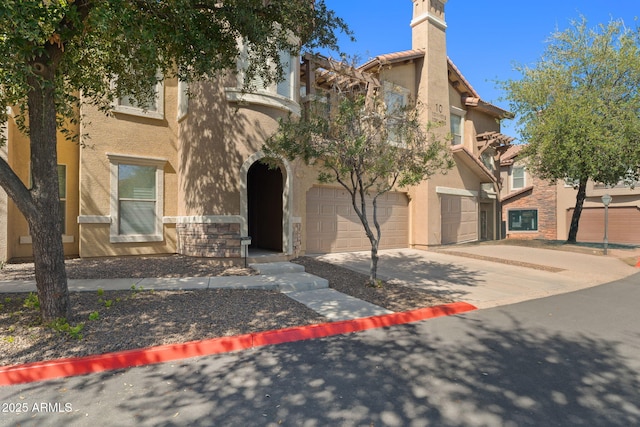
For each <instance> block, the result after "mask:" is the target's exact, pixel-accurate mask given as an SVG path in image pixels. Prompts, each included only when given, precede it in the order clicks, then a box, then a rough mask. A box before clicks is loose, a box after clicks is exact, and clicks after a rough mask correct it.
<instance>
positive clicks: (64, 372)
mask: <svg viewBox="0 0 640 427" xmlns="http://www.w3.org/2000/svg"><path fill="white" fill-rule="evenodd" d="M472 310H476V307H474V306H473V305H471V304H467V303H465V302H456V303H451V304H444V305H439V306H436V307H427V308H421V309H418V310H412V311H407V312H403V313H392V314H385V315H381V316H373V317H365V318H361V319H354V320H345V321H340V322H331V323H322V324H318V325H308V326H297V327H293V328H286V329H278V330H275V331H266V332H258V333H254V334H245V335H238V336H235V337H222V338H212V339H207V340H202V341H191V342H187V343H182V344H168V345H162V346H157V347H150V348H145V349H139V350H127V351H120V352H116V353H106V354H99V355H93V356H86V357H74V358H68V359H57V360H50V361H45V362H34V363H27V364H23V365H12V366H3V367H0V385H12V384H23V383H29V382H35V381H44V380H50V379H54V378H64V377H70V376H75V375H83V374H89V373H97V372H103V371H108V370H114V369H123V368H130V367H133V366H142V365H151V364H156V363H162V362H170V361H173V360H180V359H187V358H190V357H199V356H207V355H211V354H220V353H227V352H231V351H237V350H244V349H247V348H252V347H261V346H266V345H274V344H282V343H287V342H293V341H302V340H308V339H314V338H322V337H327V336H331V335H339V334H346V333H351V332H358V331H364V330H367V329H374V328H384V327H387V326H394V325H401V324H405V323H410V322H418V321H420V320H426V319H432V318H435V317H442V316H451V315H453V314H459V313H465V312H468V311H472Z"/></svg>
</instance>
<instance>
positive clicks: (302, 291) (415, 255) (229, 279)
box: [0, 245, 640, 385]
mask: <svg viewBox="0 0 640 427" xmlns="http://www.w3.org/2000/svg"><path fill="white" fill-rule="evenodd" d="M368 257H369V253H368V252H356V253H342V254H327V255H322V256H317V258H318V259H320V260H324V261H328V262H332V263H335V264H338V265H342V266H344V267H347V268H351V269H354V270H357V271H362V272H367V271H368V266H369V258H368ZM252 267H254V268H256V269H257V270H259V272H260V275H258V276H225V277H209V278H206V277H205V278H202V277H199V278H181V279H162V278H147V279H115V280H69V289H70V290H71V291H95V290H97V289H98V288H102V289H104V290H127V289H131V288H132V286H133V287H135V288H136V289H140V288H142V289H147V290H150V289H156V290H167V289H213V288H228V289H256V288H259V289H272V290H279V291H281V292H283V293H284V294H285V295H287V296H289V297H290V298H293V299H295V300H296V301H299V302H301V303H303V304H305V305H307V306H308V307H310V308H311V309H313V310H315V311H316V312H318V313H320V314H322V315H323V316H325V317H327V318H328V319H330V320H331V322H330V323H325V324H317V325H310V326H302V327H293V328H288V329H280V330H275V331H267V332H262V333H254V334H246V335H241V336H235V337H222V338H213V339H209V340H203V341H195V342H189V343H183V344H172V345H166V346H159V347H152V348H144V349H139V350H128V351H121V352H116V353H107V354H101V355H95V356H87V357H81V358H71V359H58V360H51V361H45V362H41V363H31V364H26V365H15V366H7V367H0V385H11V384H20V383H26V382H33V381H42V380H47V379H53V378H60V377H66V376H72V375H82V374H88V373H96V372H102V371H106V370H114V369H122V368H129V367H133V366H141V365H146V364H155V363H162V362H168V361H172V360H180V359H184V358H189V357H197V356H206V355H212V354H219V353H224V352H229V351H237V350H242V349H248V348H255V347H259V346H264V345H273V344H280V343H286V342H292V341H300V340H305V339H313V338H321V337H326V336H330V335H336V334H345V333H350V332H357V331H362V330H366V329H372V328H381V327H388V326H393V325H399V324H404V323H409V322H417V321H421V320H426V319H430V318H434V317H440V316H447V315H453V314H459V313H464V312H467V311H471V310H474V309H476V308H487V307H495V306H499V305H504V304H511V303H516V302H520V301H525V300H529V299H534V298H541V297H545V296H550V295H555V294H560V293H566V292H571V291H574V290H578V289H583V288H586V287H590V286H595V285H598V284H601V283H605V282H609V281H613V280H616V279H619V278H622V277H626V276H629V275H632V274H639V273H638V272H639V271H640V269H637V268H634V267H631V266H629V265H627V264H625V263H623V262H622V261H621V260H620V259H618V258H616V257H614V256H608V257H602V256H596V255H590V254H575V253H567V252H562V251H553V250H548V249H534V248H519V247H512V246H508V247H505V246H501V245H495V247H494V246H492V245H481V246H477V247H476V246H471V247H464V246H456V247H451V248H450V249H448V248H445V249H441V250H439V251H417V250H411V249H398V250H385V251H381V252H380V262H379V277H380V278H383V279H387V280H390V281H391V282H392V283H393V282H399V283H403V284H406V285H409V286H417V287H427V288H428V289H429V291H430V292H434V293H440V294H442V295H446V296H448V297H449V298H451V299H452V300H455V301H460V302H457V303H452V304H445V305H442V306H438V307H431V308H425V309H419V310H413V311H410V312H403V313H392V312H390V311H388V310H386V309H384V308H382V307H378V306H376V305H373V304H370V303H368V302H366V301H362V300H359V299H356V298H353V297H351V296H349V295H345V294H342V293H340V292H337V291H335V290H333V289H330V288H329V287H328V283H327V281H326V280H325V279H323V278H320V277H317V276H313V275H311V274H308V273H305V272H304V271H303V270H304V267H302V266H301V265H298V264H292V263H288V262H284V263H268V264H256V265H252ZM34 290H35V282H33V281H0V292H29V291H34ZM462 301H465V302H462Z"/></svg>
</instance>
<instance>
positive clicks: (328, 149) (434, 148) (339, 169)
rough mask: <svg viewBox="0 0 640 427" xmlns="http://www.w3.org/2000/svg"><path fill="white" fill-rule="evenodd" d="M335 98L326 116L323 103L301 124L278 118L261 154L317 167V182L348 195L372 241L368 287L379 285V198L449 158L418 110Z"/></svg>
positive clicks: (353, 96)
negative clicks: (339, 188)
mask: <svg viewBox="0 0 640 427" xmlns="http://www.w3.org/2000/svg"><path fill="white" fill-rule="evenodd" d="M334 95H337V99H338V100H337V101H335V102H334V105H335V108H332V109H331V112H329V113H327V112H326V111H327V105H326V104H324V103H322V102H316V103H314V104H312V105H309V106H307V108H306V110H305V114H304V116H303V117H302V119H301V120H299V121H296V120H291V119H289V120H282V121H281V122H280V128H279V131H278V132H277V133H276V134H275V135H274V136H273V137H272V138H270V139H269V140H268V142H267V144H266V146H265V152H266V153H268V154H270V155H271V156H282V157H285V158H288V159H289V160H293V159H302V160H303V161H304V162H305V163H306V164H311V165H314V166H317V167H318V168H319V169H320V173H319V177H318V179H319V181H320V182H323V183H329V182H338V183H339V184H340V185H341V186H342V187H344V188H345V189H346V190H347V191H348V192H349V194H350V196H351V203H352V205H353V208H354V210H355V212H356V214H357V215H358V218H359V219H360V221H361V222H362V226H363V227H364V232H365V233H366V235H367V237H368V239H369V242H370V243H371V269H370V275H369V282H368V283H369V285H372V286H377V285H378V280H377V266H378V246H379V244H380V238H381V229H380V223H379V221H378V215H377V200H378V197H380V196H381V195H383V194H384V193H386V192H388V191H390V190H391V189H393V188H394V187H396V186H399V187H406V186H411V185H416V184H418V183H420V182H421V181H423V180H425V179H427V178H429V177H430V176H432V175H433V174H435V173H438V172H445V171H446V170H448V169H450V168H451V167H452V159H451V157H450V155H449V150H448V144H447V143H446V138H438V137H437V136H436V134H435V133H434V132H432V129H431V125H429V126H426V127H425V126H424V125H423V122H421V120H420V119H419V110H418V109H417V108H391V106H386V105H385V104H384V102H383V101H382V99H381V98H380V97H379V96H377V95H376V96H366V95H365V94H362V93H348V92H347V93H333V92H332V96H334ZM387 107H390V108H387ZM368 197H370V199H371V200H370V206H371V215H369V205H368V201H367V199H368ZM370 219H371V220H372V221H373V222H371V221H370Z"/></svg>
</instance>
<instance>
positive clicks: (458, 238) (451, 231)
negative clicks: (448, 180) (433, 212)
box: [440, 194, 478, 244]
mask: <svg viewBox="0 0 640 427" xmlns="http://www.w3.org/2000/svg"><path fill="white" fill-rule="evenodd" d="M440 220H441V223H442V244H447V243H462V242H472V241H475V240H478V203H477V202H476V200H475V198H474V197H465V196H454V195H448V194H443V195H441V196H440Z"/></svg>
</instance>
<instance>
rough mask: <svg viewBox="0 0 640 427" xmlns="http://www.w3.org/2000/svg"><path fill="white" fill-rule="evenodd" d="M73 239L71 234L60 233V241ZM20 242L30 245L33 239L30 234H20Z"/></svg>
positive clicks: (67, 241) (71, 240)
mask: <svg viewBox="0 0 640 427" xmlns="http://www.w3.org/2000/svg"><path fill="white" fill-rule="evenodd" d="M74 241H75V239H74V237H73V236H69V235H66V234H63V235H62V243H73V242H74ZM20 244H21V245H31V244H33V239H32V238H31V236H20Z"/></svg>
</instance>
